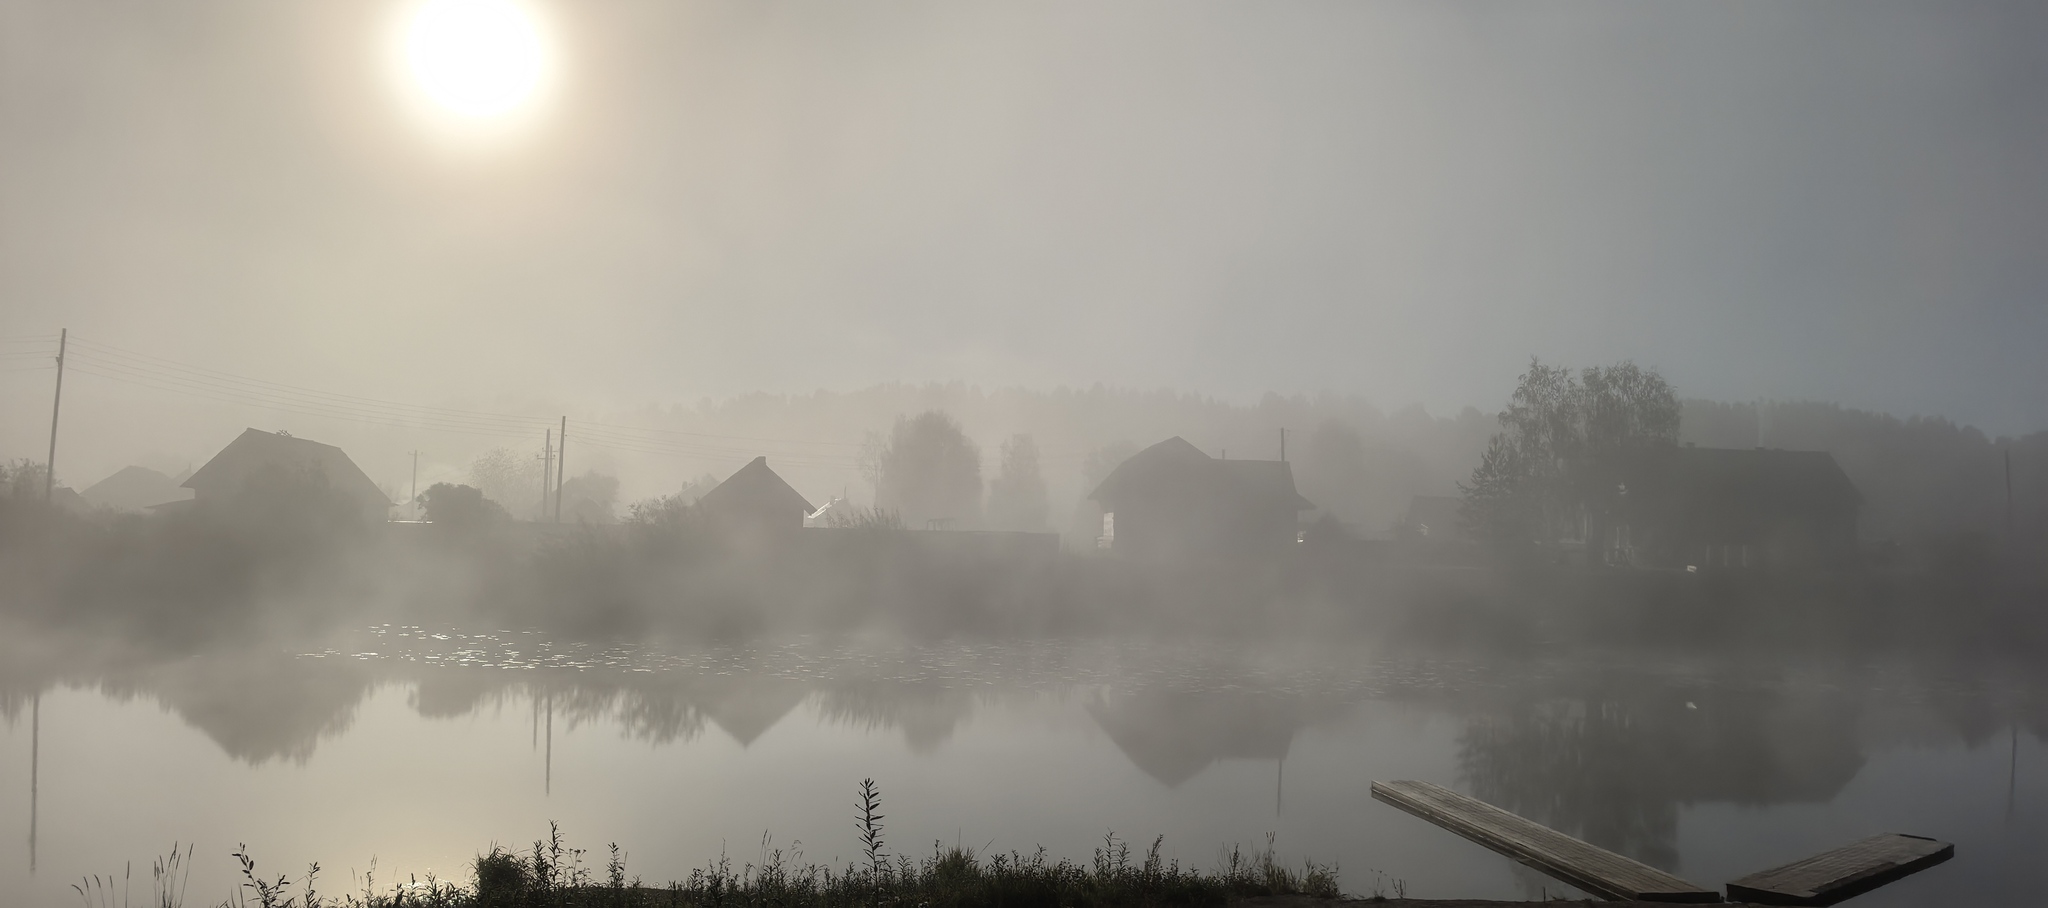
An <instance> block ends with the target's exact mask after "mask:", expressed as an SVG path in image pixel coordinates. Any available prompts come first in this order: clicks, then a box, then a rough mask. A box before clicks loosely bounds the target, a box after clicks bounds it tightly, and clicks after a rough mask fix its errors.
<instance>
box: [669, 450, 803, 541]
mask: <svg viewBox="0 0 2048 908" xmlns="http://www.w3.org/2000/svg"><path fill="white" fill-rule="evenodd" d="M697 507H699V508H701V509H703V512H704V514H705V516H707V517H709V518H711V519H712V520H714V521H718V522H720V523H723V524H726V525H728V526H737V527H744V528H747V529H749V530H773V531H782V530H796V529H801V528H802V527H803V525H804V518H805V517H808V516H810V514H811V512H812V510H813V508H812V507H811V503H810V502H809V501H806V500H805V499H804V497H803V496H802V495H800V494H798V493H797V490H796V489H795V488H793V487H791V486H790V484H789V483H788V482H786V481H784V480H783V478H782V477H781V476H780V475H777V474H776V472H775V471H774V470H772V469H769V468H768V458H766V457H756V458H754V459H753V460H751V461H748V462H747V465H746V466H744V467H741V468H739V471H738V472H736V473H734V474H732V475H731V476H729V477H727V478H726V480H725V481H724V482H721V483H719V484H718V487H717V488H714V489H712V490H711V491H709V492H706V493H704V497H702V498H699V499H697Z"/></svg>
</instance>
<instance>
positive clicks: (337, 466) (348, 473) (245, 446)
mask: <svg viewBox="0 0 2048 908" xmlns="http://www.w3.org/2000/svg"><path fill="white" fill-rule="evenodd" d="M273 466H279V467H284V468H287V469H297V468H300V467H311V468H313V469H315V470H317V471H319V472H320V473H321V474H322V475H325V476H326V477H327V482H328V483H329V484H330V485H331V486H333V488H335V489H337V490H340V491H341V492H343V493H345V494H348V495H349V496H351V497H355V498H359V499H361V500H362V501H364V502H365V503H368V502H369V501H371V500H372V499H375V500H376V501H378V502H382V503H383V504H384V505H385V506H386V507H389V506H390V505H391V499H390V498H387V497H385V495H384V492H383V490H382V489H379V488H377V484H376V483H374V482H371V481H370V477H368V476H366V475H364V474H363V471H362V468H360V467H357V466H356V462H355V461H353V460H350V459H348V454H346V453H344V452H343V451H342V450H341V449H340V448H337V447H335V446H333V445H323V444H321V443H319V442H317V441H311V440H309V439H304V438H293V437H292V436H290V435H284V434H280V433H277V432H265V431H262V430H260V429H249V430H247V431H244V432H243V433H242V434H241V435H240V436H238V437H236V438H235V440H234V441H231V442H228V446H227V447H225V448H222V449H221V451H220V453H219V454H215V455H213V459H212V460H209V461H207V462H206V465H205V466H202V467H200V468H199V469H198V471H197V472H194V473H193V474H192V476H191V477H190V478H188V479H186V480H185V483H184V487H185V488H188V489H192V490H193V491H203V490H205V489H208V488H217V489H235V488H239V487H240V486H241V485H242V484H243V483H245V482H247V481H248V480H249V477H251V476H253V475H255V473H256V472H257V471H258V470H262V469H265V468H268V467H273Z"/></svg>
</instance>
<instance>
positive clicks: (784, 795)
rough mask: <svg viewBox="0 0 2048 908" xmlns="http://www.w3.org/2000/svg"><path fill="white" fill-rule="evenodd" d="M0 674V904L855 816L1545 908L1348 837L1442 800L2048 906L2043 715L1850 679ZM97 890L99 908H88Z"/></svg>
mask: <svg viewBox="0 0 2048 908" xmlns="http://www.w3.org/2000/svg"><path fill="white" fill-rule="evenodd" d="M10 653H11V654H12V655H10V656H9V657H8V661H10V662H12V663H14V664H12V665H7V666H0V675H4V677H0V684H4V687H0V693H4V700H0V708H4V714H5V725H4V731H0V823H4V824H5V826H6V827H7V828H8V829H11V830H13V832H12V833H10V834H9V837H8V839H7V840H8V841H12V842H13V843H14V844H13V845H12V846H11V847H10V848H9V853H10V854H11V856H10V857H8V858H6V859H5V860H4V862H0V867H4V869H0V891H4V892H6V893H8V894H9V895H8V898H7V899H6V903H7V904H10V905H65V904H78V903H79V902H78V897H77V893H75V892H73V891H72V890H71V885H72V884H73V883H75V882H77V881H79V879H80V878H81V877H82V876H85V875H90V874H93V873H98V874H101V875H102V876H105V875H107V874H109V873H112V874H114V875H116V876H119V875H121V874H122V873H123V868H124V867H125V866H127V865H129V864H131V863H132V865H133V867H134V870H133V871H132V873H133V875H134V878H135V879H134V882H133V883H131V884H130V885H132V886H133V887H134V888H135V890H136V892H137V899H136V901H137V902H138V903H139V902H140V901H141V900H142V899H141V894H142V893H144V892H146V891H147V890H148V887H149V874H148V870H147V868H148V866H149V864H150V862H151V860H152V859H153V858H155V857H157V856H160V855H163V854H164V853H166V852H167V851H169V849H170V847H171V844H172V843H173V842H181V843H191V844H193V845H194V847H195V849H196V851H195V869H194V871H193V874H192V877H191V881H190V884H189V886H190V889H189V895H188V899H187V903H188V904H191V905H203V904H213V903H215V902H217V901H219V900H220V899H222V898H225V897H226V896H227V895H228V894H229V893H230V891H231V889H232V887H233V885H234V883H235V882H236V873H237V868H236V865H235V863H234V861H233V860H232V859H231V858H230V857H229V855H230V852H231V851H233V850H234V849H235V846H236V845H237V844H238V843H242V842H246V843H248V844H249V846H250V848H251V849H252V852H251V853H252V854H253V856H254V857H255V858H256V860H257V862H258V863H257V867H258V870H259V871H261V872H265V873H269V874H275V873H279V872H282V873H286V874H289V875H291V876H293V877H294V878H295V879H296V878H297V877H298V875H299V874H300V873H301V872H302V870H303V868H304V866H305V864H306V863H307V862H309V861H319V862H320V863H321V864H322V866H323V868H324V870H323V874H322V881H323V882H322V885H321V889H322V890H323V891H327V892H338V891H343V890H348V889H359V888H360V886H361V875H362V873H363V872H364V871H366V870H368V869H369V868H370V867H371V862H372V860H373V859H374V861H375V868H376V873H377V880H378V882H377V885H378V887H379V888H383V887H384V886H385V885H386V884H387V883H388V882H390V881H392V880H395V879H402V878H406V877H410V876H418V877H422V878H424V877H425V876H426V875H427V874H429V873H432V874H436V875H439V876H440V877H442V878H449V879H458V880H466V879H467V876H468V862H469V861H470V860H471V859H472V858H473V856H474V855H475V854H476V853H477V852H478V851H479V850H481V849H484V848H486V847H488V846H489V845H490V844H492V843H494V842H495V843H500V844H504V845H508V846H514V847H520V846H524V845H527V844H530V843H531V842H532V841H533V840H534V839H535V838H538V837H541V836H543V835H545V834H546V833H547V830H548V823H549V822H550V821H554V822H557V823H559V824H560V825H561V828H562V830H563V833H564V834H565V835H566V837H567V838H568V840H569V841H570V843H571V844H573V845H577V846H579V847H584V848H588V849H590V851H591V854H590V855H589V857H588V858H587V859H588V861H590V862H591V863H592V864H595V865H598V866H600V867H601V865H602V857H601V854H600V853H601V851H602V849H603V847H604V845H605V844H606V843H608V842H617V843H618V844H619V845H620V847H621V848H622V849H624V851H625V852H626V853H627V855H628V868H629V871H630V872H631V873H634V874H638V875H641V876H644V877H645V878H646V879H648V880H650V881H665V880H668V879H670V878H673V877H677V876H680V875H683V874H686V873H687V872H688V871H689V870H690V869H691V868H693V867H699V866H703V865H704V864H705V863H707V862H709V861H712V860H715V859H716V858H718V857H719V856H720V855H721V854H724V855H728V856H730V857H731V858H732V859H733V860H734V861H735V862H736V863H744V862H748V861H756V862H757V861H759V860H760V857H761V854H762V851H763V842H764V838H765V839H766V840H767V841H769V842H771V843H772V846H775V847H782V848H785V849H790V850H794V851H800V852H801V854H802V856H803V857H804V858H805V859H806V860H815V861H821V862H829V863H834V864H838V865H844V864H845V863H846V862H847V861H849V860H851V859H852V858H854V857H855V856H856V855H857V854H858V845H857V843H856V838H855V831H854V823H853V816H854V800H855V787H856V785H857V784H858V783H859V782H860V780H862V779H863V778H869V777H872V778H873V779H874V780H875V781H876V782H877V784H878V785H879V786H880V788H881V792H882V800H883V807H884V813H885V814H886V815H887V819H886V820H885V823H886V830H885V833H886V836H887V840H888V843H889V850H891V851H902V852H906V853H909V854H912V855H919V854H924V853H928V852H929V851H930V849H931V848H932V847H933V843H934V842H935V841H936V842H941V843H944V844H947V845H952V844H954V843H960V844H965V845H969V846H972V847H974V848H976V849H979V850H989V849H994V850H999V851H1011V850H1016V851H1023V852H1029V851H1032V850H1034V849H1036V848H1037V847H1039V846H1043V847H1045V848H1046V849H1048V850H1049V852H1050V853H1051V854H1052V855H1054V856H1065V857H1071V858H1075V859H1077V860H1085V859H1086V858H1088V857H1089V855H1090V852H1091V849H1092V848H1094V847H1096V846H1098V845H1100V844H1101V843H1102V841H1103V837H1104V836H1105V835H1106V834H1110V833H1114V834H1115V835H1117V836H1119V837H1123V838H1127V839H1128V840H1129V841H1131V842H1132V843H1133V846H1134V848H1135V849H1136V850H1140V851H1142V849H1143V848H1144V847H1145V846H1147V845H1149V844H1150V842H1151V840H1152V839H1153V838H1154V837H1155V836H1164V837H1165V840H1164V844H1163V846H1162V847H1163V851H1164V852H1165V853H1166V854H1167V855H1169V856H1171V857H1176V858H1179V859H1180V860H1182V861H1183V862H1186V863H1192V864H1196V865H1201V866H1205V867H1206V866H1211V865H1213V864H1214V863H1216V862H1217V861H1218V859H1219V855H1220V854H1221V853H1222V850H1223V849H1225V848H1228V847H1232V846H1242V847H1244V848H1247V849H1249V848H1253V847H1259V846H1262V845H1263V844H1264V843H1265V841H1266V838H1267V836H1268V835H1269V834H1270V835H1273V836H1274V837H1275V842H1276V844H1277V847H1278V849H1279V851H1280V852H1281V854H1282V856H1283V857H1284V858H1286V859H1289V860H1296V861H1298V860H1300V859H1304V858H1306V859H1312V860H1315V861H1318V862H1324V863H1334V864H1336V865H1338V866H1339V868H1340V870H1341V876H1342V881H1343V885H1344V887H1345V889H1346V890H1347V891H1350V892H1356V893H1361V894H1370V893H1372V892H1373V891H1374V890H1375V889H1379V890H1381V891H1385V892H1387V893H1389V894H1392V892H1393V891H1394V884H1395V881H1396V880H1398V881H1400V882H1401V883H1403V884H1404V885H1405V887H1406V891H1407V893H1408V894H1410V895H1413V896H1424V897H1496V898H1530V897H1540V896H1542V895H1545V894H1559V893H1569V892H1570V890H1568V889H1566V888H1565V887H1563V886H1561V885H1560V884H1558V883H1555V882H1553V881H1550V880H1548V879H1547V878H1544V877H1541V876H1539V875H1536V874H1534V873H1532V872H1529V871H1526V870H1523V869H1521V868H1519V867H1517V866H1516V865H1514V864H1512V863H1511V862H1509V861H1507V860H1506V859H1504V858H1500V857H1498V856H1496V855H1494V854H1492V853H1490V852H1488V851H1485V850H1483V849H1481V848H1479V847H1478V846H1475V845H1472V844H1469V843H1467V842H1465V841H1464V840H1462V839H1459V838H1457V837H1455V836H1453V835H1451V834H1449V833H1446V832H1443V831H1441V830H1439V829H1437V828H1435V827H1433V826H1430V825H1429V824H1427V823H1424V822H1423V821H1421V820H1418V819H1415V818H1413V817H1411V816H1408V815H1407V814H1404V813H1402V812H1400V811H1398V810H1395V809H1393V808H1391V807H1388V806H1386V805H1383V804H1381V803H1379V802H1376V801H1374V800H1372V798H1371V797H1370V795H1369V792H1368V786H1369V784H1370V782H1371V781H1372V780H1373V779H1403V778H1412V779H1425V780H1430V781H1434V782H1438V783H1442V784H1446V785H1450V786H1452V787H1454V788H1457V789H1459V790H1461V791H1465V792H1467V793H1471V794H1474V795H1476V796H1478V797H1481V798H1484V799H1486V800H1488V801H1491V802H1493V803H1496V804H1500V805H1501V806H1504V807H1507V808H1509V809H1512V810H1515V811H1517V812H1519V813H1523V814H1525V815H1528V816H1531V817H1533V818H1536V819H1538V820H1540V821H1544V822H1547V823H1549V824H1551V825H1554V826H1557V827H1559V828H1562V829H1565V830H1566V831H1568V832H1572V833H1574V834H1577V835H1580V836H1582V837H1584V838H1587V839H1589V840H1591V841H1594V842H1596V843H1598V844H1602V845H1605V846H1607V847H1610V848H1613V849H1616V850H1619V851H1622V852H1624V853H1627V854H1630V855H1632V856H1635V857H1637V858H1639V859H1642V860H1645V861H1648V862H1650V863H1653V864H1657V865H1659V866H1662V867H1665V868H1667V869H1671V870H1673V871H1675V872H1677V873H1679V874H1680V875H1681V876H1685V877H1687V878H1688V879H1691V880H1693V881H1695V882H1698V883H1702V884H1708V885H1715V886H1718V885H1719V884H1721V883H1723V882H1725V881H1727V880H1729V879H1732V878H1735V877H1737V876H1740V875H1742V874H1744V873H1747V872H1750V871H1753V870H1757V869H1761V868H1763V867H1767V866H1771V865H1774V864H1777V863H1781V862H1784V861H1787V860H1791V859H1794V858H1798V857H1803V856H1805V855H1807V854H1809V853H1812V852H1815V851H1819V850H1822V849H1825V848H1829V847H1833V846H1835V845H1839V844H1842V843H1845V842H1847V841H1850V840H1853V839H1855V838H1858V837H1861V836H1864V835H1868V834H1872V833H1877V832H1891V831H1896V832H1908V833H1915V834H1921V835H1931V836H1936V837H1940V838H1944V839H1947V840H1950V841H1953V842H1955V843H1957V848H1958V855H1957V858H1956V860H1954V861H1951V862H1949V863H1948V864H1945V865H1943V866H1940V867H1937V868H1935V869H1933V870H1931V871H1928V872H1926V873H1923V874H1920V875H1919V876H1917V877H1914V878H1912V879H1909V880H1906V881H1904V882H1901V883H1897V884H1894V885H1892V886H1890V887H1887V888H1885V889H1883V890H1880V891H1878V892H1876V893H1873V894H1871V895H1868V896H1864V897H1862V898H1861V899H1859V900H1858V901H1857V902H1855V903H1854V904H1868V905H1914V904H1927V903H1929V902H1931V901H1935V900H1947V899H1949V898H1952V897H1953V898H1956V899H1957V901H1962V900H1963V898H1962V897H1963V896H1969V897H1982V898H1984V899H1986V900H1987V902H1986V903H1990V901H1994V900H1998V899H2005V900H2008V902H2007V903H2011V904H2019V903H2024V902H2031V901H2035V900H2036V899H2037V898H2039V896H2040V893H2042V892H2044V891H2048V862H2044V861H2043V860H2042V859H2041V858H2042V856H2043V855H2048V749H2044V747H2043V737H2042V736H2043V733H2044V731H2048V686H2044V685H2043V684H2042V682H2041V680H2040V677H2039V676H2038V675H2035V674H2030V673H2028V672H2026V671H2021V670H2015V669H2011V668H2000V667H1997V666H1990V665H1972V664H1968V663H1963V664H1948V665H1941V666H1930V665H1924V664H1909V663H1900V662H1895V661H1886V660H1882V659H1871V660H1836V661H1829V662H1825V663H1818V664H1816V663H1812V662H1810V661H1803V660H1802V661H1795V660H1780V661H1777V662H1747V663H1742V664H1733V663H1729V662H1727V661H1725V660H1723V661H1706V660H1698V661H1694V660H1688V659H1685V658H1677V657H1669V656H1666V657H1656V658H1651V657H1619V656H1605V657H1603V656H1590V655H1584V654H1580V655H1576V656H1574V658H1572V659H1570V660H1555V661H1544V660H1485V659H1475V658H1457V657H1450V656H1444V657H1429V658H1423V657H1413V656H1409V657H1390V656H1387V655H1385V654H1381V653H1376V652H1375V651H1374V650H1373V649H1372V648H1370V647H1368V646H1364V645H1356V646H1354V645H1348V644H1328V643H1326V644H1315V645H1299V646H1283V645H1275V644H1264V645H1258V646H1247V647H1229V648H1226V647H1223V646H1219V645H1215V644H1190V645H1185V646H1180V645H1165V644H1149V645H1137V644H1128V643H1116V642H1101V641H1085V642H1065V643H1033V644H1019V645H1013V646H973V645H933V646H924V647H913V646H903V645H878V644H860V643H825V642H818V641H800V642H796V643H791V644H786V645H778V646H763V647H742V648H731V649H703V650H658V649H652V648H629V647H617V648H597V647H579V646H551V645H549V644H547V643H546V642H545V641H543V640H541V639H539V638H537V637H534V636H532V635H526V634H514V633H493V634H475V635H466V634H462V633H458V632H451V631H436V632H429V631H422V630H416V629H411V628H397V627H387V628H377V629H372V630H370V631H368V632H365V633H362V634H360V635H357V636H352V637H349V638H347V639H345V640H342V641H340V642H338V643H333V644H329V645H327V646H323V647H318V648H301V651H297V652H293V651H284V650H280V651H276V652H270V651H242V652H236V653H231V654H219V655H205V656H191V657H185V658H178V659H163V660H133V659H126V660H120V661H119V662H118V664H120V665H121V666H122V667H121V668H120V669H118V670H107V669H98V668H92V667H90V666H91V665H92V664H93V660H92V659H87V658H83V657H75V656H70V655H65V656H56V655H51V654H49V653H42V654H40V655H38V654H37V653H36V651H35V650H34V648H33V647H28V646H16V647H14V648H13V649H11V650H10ZM117 888H118V887H117Z"/></svg>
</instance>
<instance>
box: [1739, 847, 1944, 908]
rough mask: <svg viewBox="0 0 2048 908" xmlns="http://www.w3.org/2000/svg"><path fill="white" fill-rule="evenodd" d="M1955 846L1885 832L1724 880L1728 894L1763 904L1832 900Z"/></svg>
mask: <svg viewBox="0 0 2048 908" xmlns="http://www.w3.org/2000/svg"><path fill="white" fill-rule="evenodd" d="M1955 853H1956V846H1954V845H1952V844H1949V843H1948V842H1937V841H1935V840H1934V839H1930V838H1925V837H1922V836H1917V835H1901V834H1898V833H1886V834H1884V835H1874V836H1871V837H1870V838H1867V839H1864V840H1863V841H1860V842H1853V843H1851V844H1848V845H1844V846H1842V847H1840V848H1837V849H1835V850H1833V851H1824V852H1821V853H1820V854H1816V855H1814V856H1813V857H1810V858H1807V859H1805V860H1801V861H1793V862H1792V863H1790V864H1786V865H1785V866H1783V867H1773V868H1771V869H1769V870H1763V871H1759V872H1757V873H1752V874H1750V875H1748V876H1746V877H1743V878H1742V879H1739V880H1736V881H1735V882H1732V883H1729V884H1728V898H1729V899H1730V900H1731V901H1732V900H1735V899H1741V900H1743V901H1745V902H1761V903H1763V904H1766V905H1832V904H1834V903H1836V902H1839V901H1841V900H1843V899H1846V898H1849V897H1850V896H1854V895H1861V894H1862V893H1865V892H1869V891H1870V890H1872V889H1876V888H1877V887H1879V886H1882V885H1884V884H1886V883H1889V882H1892V881H1893V880H1897V879H1900V878H1902V877H1907V876H1911V875H1913V874H1915V873H1919V872H1920V871H1922V870H1926V869H1927V868H1929V867H1932V866H1934V865H1936V864H1939V863H1941V862H1943V861H1946V860H1948V859H1949V858H1952V857H1955Z"/></svg>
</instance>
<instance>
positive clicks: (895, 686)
mask: <svg viewBox="0 0 2048 908" xmlns="http://www.w3.org/2000/svg"><path fill="white" fill-rule="evenodd" d="M975 705H976V697H975V695H974V693H973V692H972V691H970V690H966V689H963V688H958V687H950V686H947V685H944V684H939V683H935V682H903V681H874V680H867V681H858V682H853V683H847V684H838V685H833V686H830V687H827V688H825V689H824V690H822V691H820V692H819V694H818V713H819V715H820V716H821V717H823V718H825V719H828V720H831V721H835V722H844V723H847V724H849V725H854V726H856V727H859V728H865V729H869V730H873V729H878V728H901V729H903V740H904V742H905V743H907V744H909V745H910V750H911V752H912V753H920V754H924V753H931V752H932V751H934V750H937V749H938V747H939V745H941V744H944V743H946V740H947V739H949V738H951V737H952V736H953V729H955V728H957V727H959V725H960V723H961V722H963V721H966V719H967V717H968V716H970V715H972V714H973V713H974V707H975Z"/></svg>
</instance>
